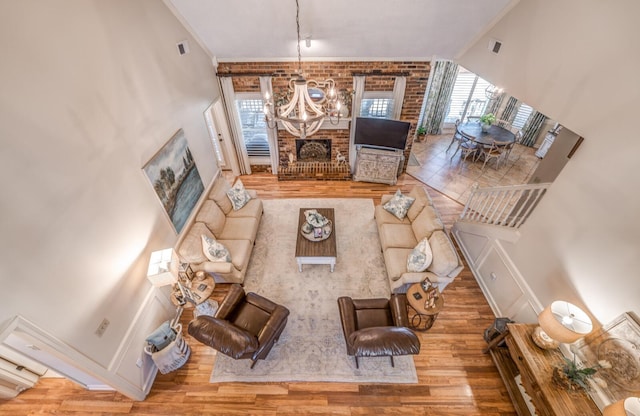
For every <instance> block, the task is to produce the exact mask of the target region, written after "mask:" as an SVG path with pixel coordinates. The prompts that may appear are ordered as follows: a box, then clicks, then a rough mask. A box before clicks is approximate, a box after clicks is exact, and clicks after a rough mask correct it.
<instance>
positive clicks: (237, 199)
mask: <svg viewBox="0 0 640 416" xmlns="http://www.w3.org/2000/svg"><path fill="white" fill-rule="evenodd" d="M227 197H228V198H229V201H231V206H232V207H233V210H234V211H237V210H239V209H241V208H242V207H243V206H245V205H246V203H247V202H249V200H250V199H251V196H250V195H249V193H248V192H247V191H246V190H245V189H244V184H243V183H242V181H241V180H240V179H238V180H237V181H236V183H235V184H234V185H233V186H232V187H231V189H229V190H228V191H227Z"/></svg>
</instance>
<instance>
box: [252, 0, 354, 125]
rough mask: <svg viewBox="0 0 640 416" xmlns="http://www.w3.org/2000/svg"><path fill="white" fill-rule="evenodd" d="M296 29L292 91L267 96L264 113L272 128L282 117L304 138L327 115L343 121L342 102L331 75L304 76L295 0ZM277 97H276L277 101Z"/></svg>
mask: <svg viewBox="0 0 640 416" xmlns="http://www.w3.org/2000/svg"><path fill="white" fill-rule="evenodd" d="M296 32H297V35H298V43H297V48H298V76H297V77H295V78H293V79H291V80H290V81H289V92H288V94H286V96H281V97H272V96H270V95H269V94H267V95H266V96H265V97H264V101H265V105H264V114H265V118H266V120H267V124H268V126H269V127H270V128H274V127H275V126H276V122H277V121H280V122H281V123H282V125H283V127H284V128H285V130H287V131H288V132H289V133H291V134H292V135H293V136H295V137H300V138H305V137H307V136H311V135H312V134H314V133H315V132H317V131H318V130H319V129H320V126H321V125H322V122H323V121H324V119H325V118H328V119H329V121H330V122H331V124H334V125H335V124H338V122H339V121H340V109H341V106H342V104H341V103H340V101H339V100H338V91H337V90H336V87H335V82H334V81H333V80H332V79H327V80H325V81H314V80H306V79H305V78H304V77H303V76H302V57H301V55H300V5H299V3H298V0H296ZM305 41H306V45H307V47H310V46H311V37H310V36H307V38H306V39H305ZM274 98H276V100H275V103H274Z"/></svg>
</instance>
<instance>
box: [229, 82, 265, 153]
mask: <svg viewBox="0 0 640 416" xmlns="http://www.w3.org/2000/svg"><path fill="white" fill-rule="evenodd" d="M263 108H264V103H263V101H262V98H261V97H260V95H259V94H243V93H238V94H236V109H237V110H238V116H239V118H240V126H241V129H242V138H243V139H244V143H245V146H246V148H247V154H248V156H249V157H269V141H268V139H267V123H266V121H265V119H264V111H263Z"/></svg>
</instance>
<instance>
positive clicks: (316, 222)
mask: <svg viewBox="0 0 640 416" xmlns="http://www.w3.org/2000/svg"><path fill="white" fill-rule="evenodd" d="M304 216H305V218H306V219H307V222H308V223H309V224H311V225H312V226H313V227H314V228H320V227H324V226H325V225H327V223H328V222H329V220H328V219H327V218H326V217H324V216H323V215H322V214H320V213H319V212H318V211H316V210H315V209H309V210H306V211H305V212H304Z"/></svg>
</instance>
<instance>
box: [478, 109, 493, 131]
mask: <svg viewBox="0 0 640 416" xmlns="http://www.w3.org/2000/svg"><path fill="white" fill-rule="evenodd" d="M480 122H481V123H482V131H484V132H486V131H488V130H489V127H491V125H492V124H493V123H495V122H496V116H495V115H493V113H487V114H485V115H483V116H482V117H480Z"/></svg>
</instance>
